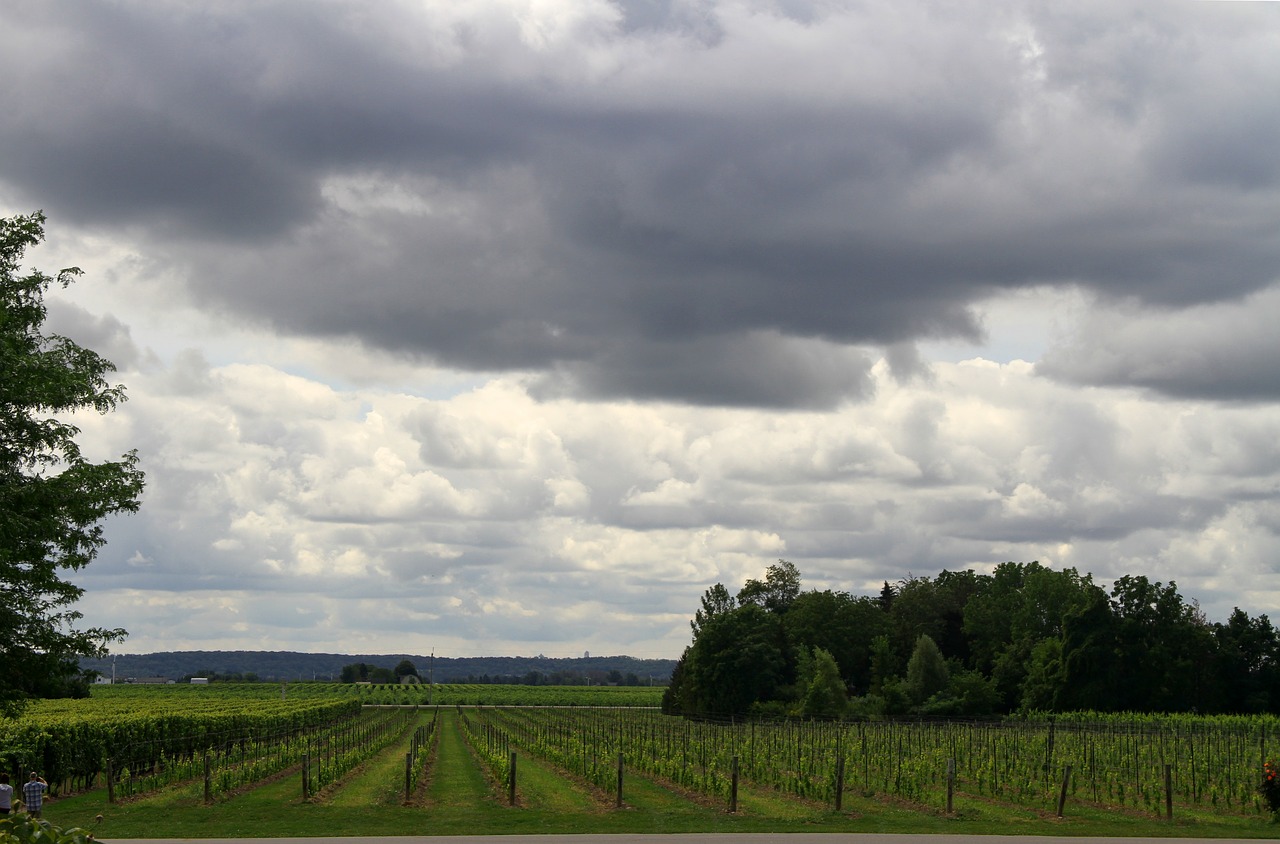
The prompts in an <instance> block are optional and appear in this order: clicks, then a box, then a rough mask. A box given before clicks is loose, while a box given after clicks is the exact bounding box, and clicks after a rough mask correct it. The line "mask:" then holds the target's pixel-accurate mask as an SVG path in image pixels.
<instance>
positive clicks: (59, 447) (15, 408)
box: [0, 213, 143, 711]
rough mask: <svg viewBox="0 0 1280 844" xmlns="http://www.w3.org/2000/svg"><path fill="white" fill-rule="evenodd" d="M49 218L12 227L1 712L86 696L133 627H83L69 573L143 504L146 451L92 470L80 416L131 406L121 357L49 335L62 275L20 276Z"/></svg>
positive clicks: (1, 337)
mask: <svg viewBox="0 0 1280 844" xmlns="http://www.w3.org/2000/svg"><path fill="white" fill-rule="evenodd" d="M44 221H45V218H44V215H43V214H41V213H35V214H30V215H23V216H16V217H9V218H6V219H0V591H3V593H4V600H3V601H2V602H0V710H4V711H14V710H15V709H16V708H17V707H18V706H20V705H21V702H22V701H23V700H25V699H27V698H30V697H38V696H48V695H59V694H68V693H73V694H74V693H77V692H84V691H85V688H84V684H83V680H82V679H81V678H80V672H79V665H78V661H79V658H80V657H86V656H89V657H91V656H101V655H102V654H104V653H105V652H106V646H107V645H108V644H109V643H110V642H113V641H119V640H120V639H122V638H123V637H124V635H125V633H124V631H123V630H107V629H102V628H88V629H78V622H79V621H80V619H81V618H82V615H81V613H79V612H77V611H75V610H74V609H73V608H72V607H73V606H74V604H75V602H76V601H77V600H78V599H79V598H80V596H81V595H82V594H83V591H84V590H83V589H81V588H80V587H78V586H76V585H75V584H73V583H71V582H70V581H68V580H65V579H64V573H65V572H69V571H77V570H79V569H81V568H83V567H84V566H86V565H88V564H89V563H90V562H91V561H92V560H93V559H94V557H95V556H96V555H97V553H98V551H99V550H100V549H101V547H102V546H103V544H104V543H105V539H104V536H103V530H102V521H103V520H104V519H105V518H106V517H107V516H110V515H112V514H114V513H120V512H132V511H135V510H137V508H138V500H139V496H140V495H141V493H142V486H143V474H142V471H141V470H140V469H139V468H138V457H137V454H136V453H135V452H132V451H131V452H128V453H126V454H125V455H123V456H122V457H121V459H119V460H117V461H105V462H100V463H95V462H92V461H90V460H88V459H86V458H85V456H84V455H83V454H82V453H81V451H80V447H79V446H78V445H77V443H76V436H77V435H78V434H79V429H78V428H77V427H76V426H75V425H74V424H73V423H72V421H71V414H74V413H75V412H76V411H79V410H94V411H97V412H99V413H107V412H109V411H111V410H112V409H114V408H115V406H116V405H117V403H119V402H121V401H123V400H124V390H123V388H122V387H119V386H114V385H112V384H110V383H109V382H108V380H107V377H108V376H109V374H110V373H112V372H113V371H114V370H115V367H114V366H113V365H112V364H111V362H110V361H108V360H106V359H105V358H103V357H101V356H99V355H98V354H96V353H95V352H93V351H91V350H89V349H86V348H83V347H82V346H79V345H77V344H76V343H75V342H73V341H72V340H70V339H68V338H66V337H60V336H57V335H46V334H44V333H43V330H42V328H43V324H44V320H45V315H46V308H45V304H44V294H45V292H46V291H47V290H48V289H49V288H50V287H51V286H53V285H58V286H62V287H65V286H67V285H68V284H70V283H71V281H72V280H73V279H74V278H75V276H77V275H78V274H79V270H77V269H75V268H71V269H66V270H62V271H61V272H60V273H58V275H57V277H56V278H54V277H50V276H47V275H45V274H43V273H41V272H38V271H33V272H31V273H29V274H27V275H22V274H21V272H20V269H19V267H20V263H21V261H22V257H23V255H24V254H25V251H26V250H27V249H28V248H29V247H31V246H34V245H36V244H37V243H39V242H40V241H41V240H43V238H44Z"/></svg>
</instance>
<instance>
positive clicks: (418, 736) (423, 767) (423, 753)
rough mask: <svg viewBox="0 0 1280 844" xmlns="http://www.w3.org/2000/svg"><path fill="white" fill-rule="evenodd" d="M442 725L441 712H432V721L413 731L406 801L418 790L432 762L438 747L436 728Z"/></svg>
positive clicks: (406, 783) (405, 788)
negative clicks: (433, 753)
mask: <svg viewBox="0 0 1280 844" xmlns="http://www.w3.org/2000/svg"><path fill="white" fill-rule="evenodd" d="M439 724H440V713H439V711H438V710H437V711H435V712H432V714H431V720H430V721H429V722H428V723H427V724H426V725H425V726H420V727H418V728H417V729H416V730H414V731H413V739H412V740H411V741H410V742H409V753H408V764H407V773H406V775H405V784H404V799H405V800H408V799H409V796H410V795H411V794H413V792H414V791H416V790H417V788H418V784H419V783H420V782H421V781H422V777H423V775H424V774H425V773H426V771H427V765H428V764H429V763H430V761H431V754H432V752H433V751H434V749H435V746H436V738H437V733H436V728H437V727H438V726H439Z"/></svg>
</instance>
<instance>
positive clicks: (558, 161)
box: [0, 0, 1280, 407]
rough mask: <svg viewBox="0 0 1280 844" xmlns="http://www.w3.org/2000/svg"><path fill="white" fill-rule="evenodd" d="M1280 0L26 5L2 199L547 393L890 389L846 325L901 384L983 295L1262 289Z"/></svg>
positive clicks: (243, 289) (353, 331) (224, 284)
mask: <svg viewBox="0 0 1280 844" xmlns="http://www.w3.org/2000/svg"><path fill="white" fill-rule="evenodd" d="M1277 22H1280V17H1278V16H1277V13H1276V11H1275V9H1274V8H1273V7H1270V6H1269V5H1268V4H1247V5H1246V6H1228V5H1226V4H1177V3H1168V4H1158V5H1156V4H1146V3H1135V4H1120V5H1116V4H1105V5H1104V4H1099V5H1093V6H1088V5H1086V6H1071V7H1068V8H1063V9H1059V8H1056V7H1055V8H1049V7H1033V8H1024V7H1023V6H1022V5H1021V4H1011V5H1009V6H1007V7H1006V6H999V5H987V6H984V7H982V8H981V9H973V8H966V9H964V10H948V9H939V8H937V7H932V6H929V7H925V6H919V5H915V4H901V3H885V4H879V5H877V4H869V5H858V6H853V5H848V6H845V5H842V4H827V3H804V2H799V0H796V1H795V2H787V3H782V4H771V5H768V6H765V5H760V6H754V7H753V6H751V5H749V4H748V5H746V6H743V5H723V4H718V3H715V2H697V3H675V2H666V1H665V0H629V2H624V3H619V4H618V5H616V6H612V7H610V6H607V5H605V4H589V3H579V4H573V3H568V4H565V5H564V6H563V7H556V6H554V5H547V6H546V7H545V8H544V7H536V6H535V7H529V8H521V9H514V7H507V6H499V5H496V4H495V5H489V4H480V3H476V4H462V5H457V4H442V5H440V6H436V7H433V6H431V5H430V4H420V5H417V6H414V5H411V4H408V3H403V4H395V5H391V4H383V5H377V6H372V7H370V6H366V5H364V4H355V3H351V4H343V3H333V4H326V5H324V6H317V5H315V4H311V3H306V2H289V1H286V0H279V2H272V3H264V4H246V5H241V4H219V5H218V6H216V7H211V8H208V9H199V10H196V9H195V8H194V7H184V6H174V5H170V4H161V3H144V2H135V3H123V4H114V5H110V6H105V5H102V4H95V3H82V2H74V0H55V2H45V3H34V2H26V3H18V4H10V5H8V6H7V7H6V9H5V11H4V12H3V24H4V26H3V27H2V28H0V31H2V32H3V33H4V34H2V35H0V56H2V58H0V72H3V73H4V75H5V78H6V80H7V81H8V84H7V85H6V87H5V90H4V92H3V93H0V109H2V113H3V114H4V115H5V120H4V121H3V123H0V148H3V149H4V151H5V154H4V155H3V156H2V157H0V191H2V192H3V193H5V194H7V198H8V200H9V201H10V202H14V201H21V202H23V203H27V204H30V205H33V206H37V207H44V208H45V209H46V210H47V211H48V212H49V213H50V214H51V217H52V221H53V223H54V224H56V222H57V220H58V219H59V218H60V217H62V218H65V219H69V220H72V221H75V222H79V223H83V224H85V225H86V226H90V227H92V228H94V229H97V230H100V231H104V232H118V233H122V234H123V233H126V232H127V233H128V236H129V237H134V238H140V239H142V241H143V242H144V243H145V247H144V248H146V250H147V252H148V254H150V255H153V256H156V257H157V258H159V259H163V260H168V261H170V262H172V263H173V264H174V265H175V266H176V267H178V268H179V269H180V270H181V271H182V273H183V276H184V277H185V278H186V279H187V280H188V281H187V283H188V284H189V286H190V288H191V290H192V291H193V292H194V294H195V295H196V296H197V297H198V298H200V299H202V300H204V301H205V302H206V303H207V304H208V305H209V306H211V307H215V308H218V309H226V310H229V311H231V312H236V313H240V314H242V315H245V316H247V317H251V318H253V319H255V320H259V321H264V322H266V323H269V324H271V325H273V326H275V327H277V328H280V329H283V330H286V331H290V332H296V333H299V334H307V335H321V336H351V337H355V338H358V339H359V340H361V341H362V342H364V343H366V344H368V345H370V346H374V347H379V348H383V349H389V350H394V351H397V352H403V353H407V354H410V355H414V356H422V357H425V358H430V359H433V360H436V361H438V362H441V363H444V364H447V365H451V366H456V367H461V368H464V369H490V370H492V369H523V370H529V371H534V372H537V373H539V374H540V381H539V383H540V384H541V388H542V389H543V390H544V391H546V392H559V393H566V392H568V393H574V394H579V395H588V396H598V397H617V396H635V397H638V398H671V399H676V400H680V401H686V402H693V403H704V404H730V405H741V404H760V405H771V406H803V407H829V406H832V405H835V404H837V403H839V402H840V401H842V400H845V399H853V398H858V397H861V396H864V395H865V394H866V390H867V383H868V381H867V365H868V360H869V358H868V357H866V356H865V355H864V354H863V353H862V352H859V351H847V350H844V349H842V348H841V347H842V346H865V345H878V346H892V347H893V348H894V349H895V352H894V359H895V361H896V363H895V364H894V367H895V371H897V370H901V371H902V373H903V374H904V376H909V375H910V374H912V373H915V372H918V371H919V367H918V366H914V365H911V363H910V361H911V360H912V356H911V352H910V351H909V349H910V345H911V344H912V343H913V342H915V341H917V340H922V339H943V338H953V339H954V338H960V339H969V340H978V339H980V337H981V331H980V328H979V325H980V322H979V320H978V318H977V317H976V315H975V313H974V312H973V311H972V306H973V305H974V304H975V303H977V302H980V301H981V300H983V299H986V298H988V297H990V296H992V295H996V294H998V293H1000V292H1001V291H1006V290H1014V289H1019V288H1023V287H1032V286H1039V285H1046V284H1048V285H1079V286H1082V287H1083V288H1085V289H1088V290H1090V291H1094V292H1096V293H1097V294H1098V296H1099V301H1103V302H1110V301H1127V300H1133V301H1137V302H1139V303H1144V304H1157V305H1160V306H1162V307H1168V308H1174V309H1182V308H1187V307H1194V306H1196V305H1199V304H1201V303H1209V302H1215V301H1226V300H1239V299H1240V298H1241V297H1244V296H1247V295H1249V294H1250V293H1252V292H1254V291H1257V290H1259V289H1261V288H1263V287H1265V286H1266V285H1268V284H1271V283H1272V282H1274V281H1275V280H1276V278H1277V275H1278V270H1277V268H1278V267H1280V239H1277V238H1276V236H1275V234H1274V232H1275V231H1276V230H1277V224H1278V223H1280V178H1278V176H1280V151H1278V149H1280V148H1278V147H1277V145H1276V144H1275V143H1274V139H1275V137H1277V136H1278V135H1280V101H1278V100H1277V98H1276V97H1275V96H1274V94H1273V92H1272V91H1271V87H1272V83H1273V82H1274V80H1275V79H1277V78H1280V50H1277V49H1275V48H1276V44H1275V41H1274V36H1273V35H1271V34H1269V33H1274V32H1275V31H1276V24H1277ZM1146 352H1147V354H1148V355H1149V356H1151V359H1156V360H1158V359H1160V358H1161V357H1162V356H1164V352H1165V350H1164V349H1163V348H1161V347H1158V346H1152V347H1150V348H1148V349H1147V350H1146ZM1135 365H1138V366H1141V365H1142V361H1138V362H1136V364H1135ZM1095 369H1096V368H1095ZM1073 371H1074V372H1075V373H1076V375H1077V376H1078V377H1081V378H1082V379H1084V380H1088V379H1089V378H1091V377H1092V376H1088V375H1087V372H1086V369H1085V368H1079V367H1077V368H1076V369H1074V370H1073ZM1089 371H1094V370H1089ZM1192 375H1193V373H1188V374H1187V377H1188V378H1191V376H1192ZM1098 378H1099V380H1102V381H1110V380H1119V381H1136V382H1138V383H1148V384H1152V385H1153V386H1156V387H1157V388H1158V389H1162V390H1167V391H1170V392H1180V391H1182V392H1185V391H1193V392H1194V391H1195V390H1196V387H1195V385H1194V383H1193V382H1192V381H1189V380H1185V379H1184V378H1183V377H1182V376H1179V375H1177V374H1176V373H1174V374H1171V375H1170V377H1169V378H1168V379H1167V380H1166V381H1161V382H1159V383H1157V382H1153V381H1151V380H1149V379H1148V380H1146V381H1144V380H1142V379H1141V378H1137V377H1136V376H1130V375H1126V374H1125V373H1124V372H1123V371H1122V369H1120V368H1116V367H1111V368H1109V369H1108V370H1107V371H1106V372H1105V373H1102V374H1100V375H1099V376H1098ZM1251 383H1252V384H1254V385H1255V387H1257V388H1258V389H1260V390H1262V392H1263V393H1265V394H1268V395H1272V396H1274V395H1277V394H1280V390H1277V389H1276V386H1275V385H1274V384H1270V385H1268V384H1266V383H1265V382H1264V381H1263V380H1262V379H1258V378H1253V379H1251Z"/></svg>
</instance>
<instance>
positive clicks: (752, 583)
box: [738, 560, 800, 613]
mask: <svg viewBox="0 0 1280 844" xmlns="http://www.w3.org/2000/svg"><path fill="white" fill-rule="evenodd" d="M799 595H800V570H799V569H797V568H796V567H795V564H794V563H791V562H788V561H787V560H778V562H777V563H775V564H774V565H771V566H769V568H768V570H766V571H765V576H764V580H762V581H761V580H755V579H754V578H753V579H751V580H748V581H747V582H746V584H745V585H744V586H743V587H742V589H741V590H739V592H738V603H739V604H756V605H757V606H760V607H764V608H765V609H766V610H768V611H770V612H775V613H784V612H786V611H787V609H788V608H790V606H791V602H792V601H794V600H795V599H796V598H797V597H799Z"/></svg>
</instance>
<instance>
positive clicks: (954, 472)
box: [83, 356, 1280, 656]
mask: <svg viewBox="0 0 1280 844" xmlns="http://www.w3.org/2000/svg"><path fill="white" fill-rule="evenodd" d="M180 357H181V356H180ZM184 365H186V362H185V361H184V360H183V359H179V360H178V361H177V362H175V364H174V365H173V366H172V367H170V368H166V369H161V370H157V371H154V372H150V373H146V374H143V373H137V372H134V373H126V376H128V377H127V379H126V380H128V382H129V384H130V391H131V396H132V399H131V400H130V402H129V403H127V404H126V405H125V406H123V408H122V409H121V410H120V411H118V412H117V413H116V414H115V415H114V416H112V417H107V418H105V419H101V420H96V421H95V422H94V424H92V425H86V426H85V436H86V437H88V438H89V439H91V440H92V441H93V442H94V443H95V444H99V443H100V441H105V442H109V444H110V446H118V445H119V444H121V443H122V442H124V441H126V440H129V439H132V440H133V441H134V442H135V443H137V444H139V445H141V446H142V448H143V457H144V465H145V467H146V469H147V471H148V473H149V478H150V486H149V489H148V492H147V498H146V502H145V504H144V507H143V510H142V512H141V513H140V514H138V515H136V516H131V517H129V518H127V519H123V520H119V521H117V522H115V523H113V525H112V541H111V543H110V545H109V546H108V549H107V551H106V552H105V553H104V555H103V557H102V558H101V560H100V561H98V562H96V563H95V564H94V565H93V566H92V567H91V568H90V569H88V570H86V573H85V577H84V579H83V582H84V584H85V585H86V586H87V587H88V588H89V597H88V598H87V599H86V606H87V607H88V608H90V609H91V611H92V613H91V615H92V617H93V618H94V619H95V621H98V622H100V623H103V624H107V625H112V626H114V625H120V626H125V627H130V626H132V627H134V628H135V636H134V638H133V639H132V640H131V642H130V645H129V648H130V649H131V650H146V649H159V648H162V647H166V648H167V647H184V646H185V647H214V646H224V647H258V646H262V645H263V643H267V642H275V643H282V642H288V643H289V644H290V646H291V647H301V648H308V649H316V650H319V649H325V650H329V649H338V650H342V649H352V648H356V647H357V645H359V646H360V647H361V648H370V647H374V648H376V647H377V646H378V645H379V643H390V642H392V641H394V642H397V643H398V644H397V646H396V647H397V649H401V650H409V651H414V650H419V651H425V650H428V649H430V648H433V647H434V648H437V649H438V650H439V651H440V652H450V653H458V654H464V653H465V654H480V653H514V652H534V651H542V652H547V653H557V654H564V655H569V654H572V653H577V652H579V651H581V650H584V649H588V650H592V651H594V652H605V651H620V652H622V651H625V652H631V653H640V654H642V655H645V656H662V655H673V654H676V653H678V651H679V648H680V647H681V646H682V644H683V643H684V642H685V641H686V640H687V637H688V626H687V621H688V618H689V616H690V614H691V612H692V609H693V608H695V607H696V603H697V600H698V597H699V596H700V595H701V593H702V591H703V590H704V589H705V588H706V587H707V586H709V585H711V584H712V583H715V582H724V583H726V584H727V585H729V586H730V588H731V589H736V588H737V587H738V586H740V585H741V584H742V582H743V581H744V580H745V579H746V578H748V577H758V576H759V575H760V572H761V571H762V570H763V568H764V566H766V565H768V564H769V563H770V562H772V561H773V560H775V559H777V558H780V557H785V558H787V559H791V560H792V561H794V562H796V563H797V565H798V566H799V567H800V568H801V570H802V572H804V573H805V575H806V578H807V583H808V584H809V585H811V586H819V587H835V588H842V589H849V590H851V591H854V592H866V591H873V590H874V589H875V587H876V586H877V585H878V584H879V582H880V581H882V580H886V579H887V580H890V581H894V580H897V579H900V578H902V577H906V576H908V575H909V574H933V573H936V572H937V571H938V570H941V569H942V568H952V569H955V568H965V567H977V568H979V569H984V568H988V567H990V566H991V565H993V564H995V563H998V562H1001V561H1003V560H1005V559H1015V560H1031V559H1038V560H1040V561H1042V562H1044V563H1046V564H1049V565H1053V566H1074V567H1076V568H1078V569H1080V570H1082V571H1091V572H1093V573H1094V574H1095V575H1097V576H1098V577H1099V578H1100V579H1104V580H1105V579H1109V578H1112V577H1116V576H1119V575H1121V574H1125V573H1129V572H1144V573H1148V574H1150V575H1152V576H1153V577H1157V578H1162V579H1168V578H1173V579H1176V580H1177V581H1178V582H1179V584H1180V585H1181V587H1182V589H1183V590H1184V592H1185V593H1186V594H1187V595H1188V596H1190V597H1195V598H1198V599H1199V600H1200V601H1201V602H1202V604H1203V605H1204V606H1205V608H1206V609H1207V610H1208V611H1210V612H1211V613H1216V614H1217V615H1219V616H1225V614H1226V613H1227V612H1228V611H1229V610H1230V608H1231V606H1233V605H1237V604H1242V605H1245V606H1248V607H1249V608H1251V609H1252V610H1254V611H1269V610H1270V611H1274V610H1275V609H1276V608H1277V606H1280V600H1277V599H1276V597H1275V596H1276V594H1277V593H1276V591H1275V590H1276V589H1278V588H1280V583H1277V581H1276V578H1275V575H1274V574H1273V573H1272V572H1271V565H1270V560H1272V559H1274V556H1273V553H1274V551H1275V550H1276V544H1277V543H1276V539H1275V537H1276V527H1277V522H1278V521H1280V517H1278V516H1277V510H1276V506H1275V504H1274V501H1273V500H1272V499H1271V496H1270V491H1272V490H1274V489H1275V488H1276V484H1277V483H1280V461H1278V460H1277V459H1276V458H1275V454H1274V445H1273V444H1274V443H1275V442H1276V441H1280V410H1277V409H1271V410H1268V411H1260V410H1259V409H1258V408H1256V407H1235V408H1232V407H1216V406H1212V405H1206V404H1203V403H1198V402H1191V401H1179V400H1171V399H1165V400H1155V399H1151V398H1150V397H1147V396H1145V395H1144V394H1143V393H1141V392H1138V391H1135V390H1132V389H1111V388H1095V389H1090V390H1083V391H1082V390H1080V389H1078V388H1075V387H1072V386H1067V385H1063V384H1060V383H1057V382H1055V381H1052V380H1049V379H1046V378H1044V377H1040V376H1038V375H1036V373H1035V371H1034V368H1033V367H1032V366H1031V365H1030V364H1026V363H1020V362H1013V363H1008V364H998V363H993V362H989V361H984V360H981V359H974V360H969V361H964V362H960V363H935V364H933V366H932V377H931V378H929V379H923V380H917V381H915V382H908V383H900V382H898V381H897V380H895V379H894V378H893V377H892V375H891V374H890V372H889V368H888V365H887V364H886V363H884V362H883V361H882V362H880V363H878V364H877V365H875V366H874V367H873V368H872V374H873V380H874V384H875V397H874V399H872V400H870V401H866V402H859V403H852V404H847V405H845V406H842V407H841V408H839V409H838V410H835V411H830V412H821V413H819V412H792V413H786V414H781V415H779V414H777V413H774V412H770V411H763V410H752V409H720V410H708V409H705V408H692V407H690V406H686V405H672V404H636V403H631V402H617V403H602V402H581V401H576V400H570V399H562V400H557V401H540V400H537V399H535V398H533V397H532V396H531V395H530V393H529V391H528V390H527V389H526V388H525V387H524V386H523V385H522V384H521V382H520V380H519V379H515V378H509V377H508V378H494V379H493V380H490V381H488V382H486V383H484V384H482V385H480V386H478V387H476V388H474V389H470V390H466V391H462V392H458V393H456V394H454V395H452V396H448V397H442V398H427V397H422V396H414V395H409V394H407V393H404V392H396V391H392V390H388V389H370V388H364V389H337V388H334V387H331V386H327V385H325V384H323V383H320V382H318V381H315V380H311V379H307V378H303V377H300V376H298V375H291V374H288V373H286V372H284V371H282V370H280V369H278V368H275V367H272V366H267V365H263V364H257V365H252V366H248V365H239V364H232V365H227V366H224V367H212V368H209V369H208V370H207V371H206V372H205V373H204V376H203V378H202V379H200V383H201V384H202V387H201V390H200V391H199V392H198V393H192V391H191V382H190V380H189V379H181V381H182V384H183V387H182V389H181V390H178V389H177V388H176V387H175V383H176V379H175V377H174V374H175V372H176V371H177V370H179V369H181V368H182V367H183V366H184ZM95 419H96V418H95ZM86 421H87V420H86ZM1233 573H1234V574H1233ZM1242 577H1247V578H1248V582H1249V584H1250V585H1249V588H1248V591H1247V592H1246V591H1245V589H1244V588H1243V581H1242V579H1241V578H1242ZM215 619H221V620H220V621H215Z"/></svg>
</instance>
